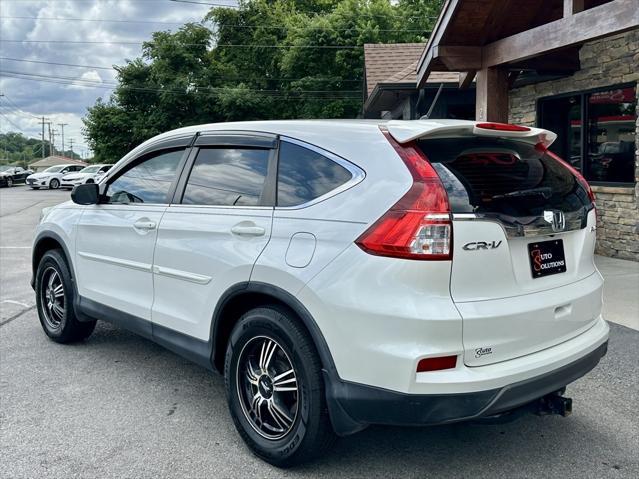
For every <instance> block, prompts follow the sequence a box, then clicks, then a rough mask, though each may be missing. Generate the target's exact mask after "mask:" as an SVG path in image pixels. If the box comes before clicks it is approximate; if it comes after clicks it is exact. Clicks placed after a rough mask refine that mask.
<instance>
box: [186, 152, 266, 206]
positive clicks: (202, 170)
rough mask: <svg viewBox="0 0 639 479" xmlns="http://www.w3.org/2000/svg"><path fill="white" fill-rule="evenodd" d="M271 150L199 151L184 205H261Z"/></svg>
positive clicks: (187, 187)
mask: <svg viewBox="0 0 639 479" xmlns="http://www.w3.org/2000/svg"><path fill="white" fill-rule="evenodd" d="M270 152H271V150H266V149H249V148H206V149H202V150H200V151H199V153H198V155H197V158H196V159H195V163H194V165H193V169H192V170H191V174H190V175H189V180H188V182H187V184H186V189H185V190H184V196H183V198H182V203H183V204H190V205H212V206H255V205H259V204H260V198H261V196H262V191H263V189H264V181H265V179H266V173H267V170H268V159H269V155H270Z"/></svg>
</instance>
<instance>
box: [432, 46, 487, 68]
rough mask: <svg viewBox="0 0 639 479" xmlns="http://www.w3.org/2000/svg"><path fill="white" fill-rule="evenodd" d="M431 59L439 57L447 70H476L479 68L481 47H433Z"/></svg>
mask: <svg viewBox="0 0 639 479" xmlns="http://www.w3.org/2000/svg"><path fill="white" fill-rule="evenodd" d="M433 59H439V60H441V62H442V63H443V64H444V65H446V68H448V69H449V71H460V70H464V71H466V70H478V69H480V68H481V47H464V46H460V47H458V46H440V45H437V46H435V47H433Z"/></svg>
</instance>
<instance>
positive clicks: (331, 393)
mask: <svg viewBox="0 0 639 479" xmlns="http://www.w3.org/2000/svg"><path fill="white" fill-rule="evenodd" d="M606 336H607V335H606ZM607 348H608V341H607V337H606V339H605V340H604V341H603V342H601V343H600V344H598V345H595V347H594V349H591V350H590V351H588V352H586V353H585V354H584V355H582V356H581V357H579V358H578V359H576V360H573V361H571V362H569V363H567V364H563V365H562V366H559V367H557V368H555V369H552V370H550V371H548V372H545V373H543V374H540V375H536V376H533V377H530V378H527V379H524V380H520V381H517V382H513V383H511V384H507V385H505V386H501V387H497V388H492V389H487V390H481V391H474V392H468V393H455V394H406V393H401V392H396V391H390V390H387V389H381V388H376V387H373V386H367V385H363V384H356V383H350V382H345V381H339V380H338V381H334V380H331V379H330V378H329V377H328V376H326V387H327V399H328V403H329V410H330V413H331V420H332V422H333V427H334V428H335V430H336V432H337V433H338V434H340V435H347V434H351V433H354V432H357V431H359V430H361V429H363V428H365V427H366V426H367V425H370V424H386V425H406V426H419V425H437V424H447V423H452V422H459V421H466V420H471V419H478V418H481V417H487V416H493V415H495V414H499V413H502V412H505V411H510V410H513V409H516V408H518V407H520V406H523V405H526V404H528V403H530V402H532V401H535V400H536V399H539V398H541V397H543V396H545V395H547V394H550V393H552V392H555V391H558V390H560V389H562V388H563V387H565V386H566V385H567V384H570V383H571V382H573V381H575V380H577V379H579V378H580V377H582V376H584V375H585V374H586V373H588V372H589V371H590V370H592V369H593V368H594V367H595V366H596V365H597V364H598V363H599V360H600V359H601V358H602V357H603V356H604V355H605V354H606V352H607Z"/></svg>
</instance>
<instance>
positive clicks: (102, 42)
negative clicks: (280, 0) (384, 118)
mask: <svg viewBox="0 0 639 479" xmlns="http://www.w3.org/2000/svg"><path fill="white" fill-rule="evenodd" d="M2 42H5V43H51V44H81V45H142V44H143V43H146V44H149V45H153V44H155V43H156V42H154V41H119V40H118V41H105V40H16V39H9V40H5V39H0V43H2ZM179 45H180V46H185V47H203V46H209V45H210V44H209V43H179ZM214 46H215V47H216V48H219V47H224V48H301V49H331V50H348V49H353V50H355V49H363V48H364V46H363V45H263V44H257V45H256V44H248V45H242V44H235V43H218V44H215V45H214Z"/></svg>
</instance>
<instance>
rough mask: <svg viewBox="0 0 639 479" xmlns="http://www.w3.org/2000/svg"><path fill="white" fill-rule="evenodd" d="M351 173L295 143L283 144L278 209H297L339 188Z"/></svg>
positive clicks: (278, 175) (281, 147) (281, 145)
mask: <svg viewBox="0 0 639 479" xmlns="http://www.w3.org/2000/svg"><path fill="white" fill-rule="evenodd" d="M352 176H353V175H351V172H350V171H348V170H347V169H346V168H344V167H343V166H341V165H339V164H338V163H336V162H334V161H333V160H330V159H328V158H326V157H325V156H323V155H321V154H319V153H317V152H315V151H312V150H309V149H308V148H304V147H302V146H299V145H295V144H293V143H288V142H285V141H284V142H282V143H281V144H280V158H279V167H278V174H277V205H278V206H298V205H301V204H304V203H308V202H309V201H312V200H314V199H316V198H319V197H320V196H323V195H325V194H326V193H328V192H330V191H332V190H334V189H336V188H338V187H340V186H341V185H343V184H344V183H346V182H347V181H349V180H350V179H351V178H352Z"/></svg>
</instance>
